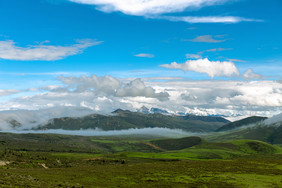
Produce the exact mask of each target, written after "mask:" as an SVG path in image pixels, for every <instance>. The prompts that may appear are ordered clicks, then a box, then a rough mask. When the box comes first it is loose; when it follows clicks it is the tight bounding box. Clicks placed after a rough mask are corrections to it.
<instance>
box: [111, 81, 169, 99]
mask: <svg viewBox="0 0 282 188" xmlns="http://www.w3.org/2000/svg"><path fill="white" fill-rule="evenodd" d="M116 95H117V96H119V97H137V96H144V97H148V98H157V99H159V100H160V101H166V100H168V97H169V94H168V93H167V92H160V93H156V91H155V89H153V88H152V87H146V86H145V84H144V82H142V81H141V79H135V80H133V81H131V82H130V83H128V84H126V85H125V86H123V87H121V88H119V89H118V90H117V92H116Z"/></svg>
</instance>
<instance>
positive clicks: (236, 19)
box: [159, 16, 262, 23]
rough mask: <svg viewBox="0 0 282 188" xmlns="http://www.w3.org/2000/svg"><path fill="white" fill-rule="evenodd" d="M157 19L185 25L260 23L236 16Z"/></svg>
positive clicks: (164, 17)
mask: <svg viewBox="0 0 282 188" xmlns="http://www.w3.org/2000/svg"><path fill="white" fill-rule="evenodd" d="M159 18H163V19H167V20H170V21H183V22H187V23H239V22H260V21H262V20H256V19H247V18H242V17H236V16H203V17H198V16H184V17H181V16H180V17H175V16H161V17H159Z"/></svg>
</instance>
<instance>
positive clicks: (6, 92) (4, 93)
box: [0, 89, 20, 97]
mask: <svg viewBox="0 0 282 188" xmlns="http://www.w3.org/2000/svg"><path fill="white" fill-rule="evenodd" d="M19 92H20V91H19V90H16V89H7V90H3V89H0V97H3V96H7V95H12V94H15V93H19Z"/></svg>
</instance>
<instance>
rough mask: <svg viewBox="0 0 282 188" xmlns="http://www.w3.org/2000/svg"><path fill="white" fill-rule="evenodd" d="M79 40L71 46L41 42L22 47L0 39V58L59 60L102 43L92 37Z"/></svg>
mask: <svg viewBox="0 0 282 188" xmlns="http://www.w3.org/2000/svg"><path fill="white" fill-rule="evenodd" d="M77 42H78V43H77V44H73V45H70V46H51V45H45V44H39V45H33V46H28V47H20V46H17V45H16V43H15V42H14V41H12V40H6V41H0V59H7V60H21V61H27V60H30V61H31V60H41V61H52V60H59V59H63V58H65V57H67V56H71V55H76V54H79V53H81V52H83V50H84V49H86V48H88V47H90V46H94V45H98V44H100V43H101V41H96V40H91V39H85V40H78V41H77Z"/></svg>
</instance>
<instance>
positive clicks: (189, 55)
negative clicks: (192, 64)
mask: <svg viewBox="0 0 282 188" xmlns="http://www.w3.org/2000/svg"><path fill="white" fill-rule="evenodd" d="M185 56H186V58H188V59H201V58H202V56H201V55H199V54H186V55H185Z"/></svg>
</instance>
